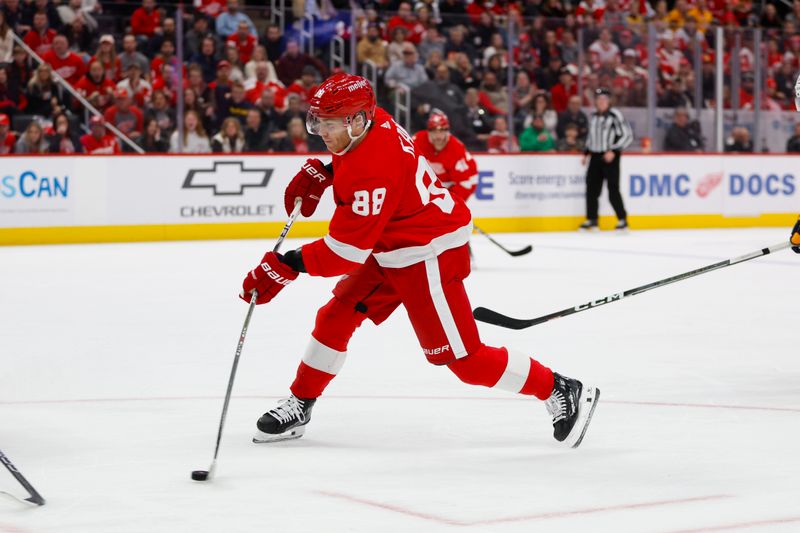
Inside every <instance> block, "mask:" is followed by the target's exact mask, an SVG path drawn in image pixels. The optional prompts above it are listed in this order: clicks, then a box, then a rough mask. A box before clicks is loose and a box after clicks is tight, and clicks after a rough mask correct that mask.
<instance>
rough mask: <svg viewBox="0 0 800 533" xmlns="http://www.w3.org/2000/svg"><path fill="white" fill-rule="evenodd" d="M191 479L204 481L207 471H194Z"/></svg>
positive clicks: (206, 477)
mask: <svg viewBox="0 0 800 533" xmlns="http://www.w3.org/2000/svg"><path fill="white" fill-rule="evenodd" d="M192 479H193V480H195V481H205V480H207V479H208V470H195V471H193V472H192Z"/></svg>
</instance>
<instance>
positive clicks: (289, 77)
mask: <svg viewBox="0 0 800 533" xmlns="http://www.w3.org/2000/svg"><path fill="white" fill-rule="evenodd" d="M308 65H311V66H312V67H315V68H316V69H317V70H318V71H319V72H320V74H321V75H322V77H323V78H327V77H328V69H327V68H326V67H325V65H324V64H323V63H322V62H321V61H320V60H319V59H317V58H314V57H311V56H310V55H308V54H306V53H304V52H302V51H301V50H300V45H299V44H298V43H297V41H295V40H289V41H288V42H287V43H286V52H284V53H283V55H282V56H281V58H280V59H279V60H278V62H277V63H276V64H275V72H277V74H278V79H280V80H281V83H283V84H284V85H285V86H288V85H291V84H292V83H294V81H295V80H296V79H297V78H299V77H300V76H302V74H303V69H304V68H305V67H306V66H308Z"/></svg>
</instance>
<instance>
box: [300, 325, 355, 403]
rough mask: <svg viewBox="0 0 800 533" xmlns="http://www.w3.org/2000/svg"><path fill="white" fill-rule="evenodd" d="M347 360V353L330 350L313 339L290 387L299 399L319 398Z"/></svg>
mask: <svg viewBox="0 0 800 533" xmlns="http://www.w3.org/2000/svg"><path fill="white" fill-rule="evenodd" d="M346 358H347V352H340V351H337V350H334V349H333V348H329V347H328V346H325V345H324V344H322V343H321V342H319V341H318V340H317V339H315V338H314V337H311V341H310V342H309V343H308V348H306V353H305V354H304V355H303V360H302V361H301V362H300V366H299V367H298V368H297V376H296V377H295V380H294V383H292V386H291V387H290V390H291V391H292V394H294V395H295V396H297V397H298V398H318V397H319V396H321V395H322V391H324V390H325V387H327V386H328V384H329V383H330V382H331V380H332V379H333V378H334V377H336V374H338V373H339V370H341V369H342V366H343V365H344V361H345V359H346Z"/></svg>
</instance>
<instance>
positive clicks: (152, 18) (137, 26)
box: [131, 0, 161, 39]
mask: <svg viewBox="0 0 800 533" xmlns="http://www.w3.org/2000/svg"><path fill="white" fill-rule="evenodd" d="M160 31H161V15H160V14H159V13H158V11H157V10H156V2H155V0H142V7H140V8H138V9H136V11H134V12H133V15H132V16H131V32H132V33H133V34H134V35H135V36H136V37H138V38H145V39H149V38H151V37H153V36H154V35H155V34H156V33H158V32H160Z"/></svg>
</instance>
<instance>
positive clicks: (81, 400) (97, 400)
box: [0, 395, 800, 413]
mask: <svg viewBox="0 0 800 533" xmlns="http://www.w3.org/2000/svg"><path fill="white" fill-rule="evenodd" d="M282 397H283V396H262V395H242V396H234V398H235V399H240V400H272V399H278V398H282ZM221 398H222V397H221V396H164V397H158V396H154V397H151V398H76V399H71V400H19V401H17V400H8V401H0V405H39V404H42V405H47V404H61V403H104V402H168V401H196V400H219V399H221ZM326 398H328V399H332V400H419V401H426V402H427V401H432V400H446V401H499V402H508V401H512V402H518V401H532V400H531V399H530V398H528V397H519V396H517V397H509V398H492V397H480V396H369V395H366V396H346V395H337V396H326ZM609 404H610V405H635V406H642V407H683V408H693V409H732V410H738V411H775V412H785V413H800V407H769V406H760V405H727V404H708V403H679V402H655V401H653V402H651V401H636V400H603V405H609Z"/></svg>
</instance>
